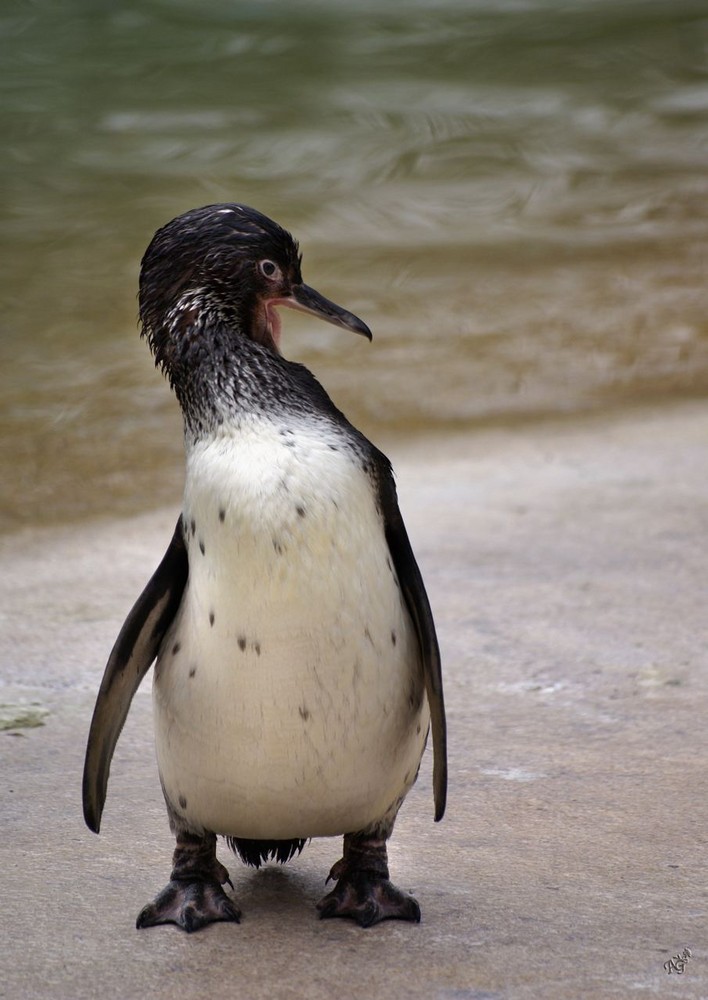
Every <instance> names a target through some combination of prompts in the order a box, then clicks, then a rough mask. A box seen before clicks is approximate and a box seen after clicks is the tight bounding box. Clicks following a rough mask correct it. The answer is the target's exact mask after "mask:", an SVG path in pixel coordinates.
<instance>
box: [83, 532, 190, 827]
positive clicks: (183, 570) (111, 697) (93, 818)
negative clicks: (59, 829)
mask: <svg viewBox="0 0 708 1000" xmlns="http://www.w3.org/2000/svg"><path fill="white" fill-rule="evenodd" d="M188 575H189V563H188V560H187V548H186V546H185V544H184V537H183V534H182V519H181V518H180V520H179V521H178V522H177V527H176V528H175V533H174V535H173V536H172V541H171V542H170V545H169V548H168V549H167V552H166V553H165V556H164V558H163V560H162V562H161V563H160V565H159V566H158V567H157V569H156V570H155V573H154V574H153V576H152V579H151V580H150V582H149V583H148V585H147V587H146V588H145V590H144V591H143V592H142V594H141V595H140V597H139V598H138V599H137V601H136V602H135V605H134V606H133V609H132V610H131V612H130V614H129V615H128V617H127V618H126V620H125V623H124V625H123V628H122V629H121V630H120V633H119V635H118V638H117V639H116V641H115V645H114V646H113V649H112V650H111V655H110V656H109V657H108V663H107V664H106V670H105V672H104V674H103V680H102V682H101V687H100V689H99V692H98V697H97V699H96V707H95V708H94V710H93V718H92V720H91V729H90V731H89V738H88V746H87V747H86V760H85V762H84V782H83V799H84V819H85V820H86V824H87V826H88V827H89V829H91V830H93V831H94V833H98V831H99V828H100V826H101V813H102V812H103V806H104V803H105V801H106V788H107V785H108V772H109V770H110V766H111V758H112V757H113V751H114V750H115V747H116V743H117V742H118V737H119V736H120V732H121V729H122V728H123V723H124V722H125V720H126V717H127V715H128V710H129V708H130V703H131V701H132V700H133V695H134V694H135V692H136V691H137V690H138V687H139V686H140V682H141V681H142V679H143V677H144V676H145V674H146V673H147V672H148V670H149V669H150V665H151V664H152V662H153V660H154V659H155V657H156V656H157V653H158V650H159V648H160V643H161V642H162V640H163V638H164V636H165V633H166V631H167V629H168V628H169V626H170V625H171V623H172V621H173V619H174V617H175V615H176V614H177V609H178V608H179V606H180V603H181V601H182V595H183V593H184V588H185V585H186V583H187V577H188Z"/></svg>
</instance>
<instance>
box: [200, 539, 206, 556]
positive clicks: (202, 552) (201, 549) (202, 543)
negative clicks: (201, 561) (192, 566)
mask: <svg viewBox="0 0 708 1000" xmlns="http://www.w3.org/2000/svg"><path fill="white" fill-rule="evenodd" d="M199 551H200V552H201V554H202V555H204V551H205V550H204V542H203V541H202V539H201V538H200V539H199Z"/></svg>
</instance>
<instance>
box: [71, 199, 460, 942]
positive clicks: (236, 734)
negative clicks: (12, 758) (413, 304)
mask: <svg viewBox="0 0 708 1000" xmlns="http://www.w3.org/2000/svg"><path fill="white" fill-rule="evenodd" d="M301 265H302V255H301V253H300V252H299V247H298V244H297V242H296V241H295V239H294V238H293V237H292V236H291V235H290V233H288V232H287V231H286V230H285V229H283V228H281V226H279V225H278V224H277V223H275V222H273V221H272V220H271V219H269V218H267V217H266V216H265V215H262V214H261V213H260V212H258V211H256V210H255V209H252V208H249V207H248V206H246V205H242V204H237V203H230V204H218V205H208V206H206V207H203V208H198V209H195V210H193V211H188V212H186V213H185V214H183V215H180V216H179V217H177V218H176V219H173V220H172V221H171V222H169V223H167V224H166V225H165V226H163V227H162V228H161V229H159V230H158V231H157V232H156V233H155V236H154V237H153V239H152V241H151V243H150V245H149V246H148V249H147V251H146V252H145V255H144V257H143V260H142V264H141V269H140V281H139V319H140V329H141V336H143V337H144V338H145V339H146V341H147V343H148V345H149V347H150V350H151V352H152V354H153V356H154V361H155V364H156V366H157V367H159V368H160V369H161V370H162V371H163V373H164V374H165V375H166V377H167V379H168V380H169V383H170V385H171V388H172V390H173V391H174V393H175V395H176V397H177V401H178V403H179V405H180V408H181V410H182V415H183V418H184V441H185V454H186V476H185V488H184V499H183V506H182V511H181V514H180V516H179V519H178V521H177V525H176V528H175V531H174V534H173V536H172V539H171V541H170V543H169V546H168V548H167V552H166V553H165V556H164V558H163V559H162V562H161V563H160V565H159V566H158V568H157V570H156V571H155V573H154V575H153V576H152V578H151V579H150V581H149V582H148V584H147V586H146V587H145V590H144V591H143V593H142V594H141V595H140V597H139V598H138V600H137V602H136V603H135V605H134V607H133V608H132V610H131V611H130V613H129V615H128V617H127V619H126V621H125V624H124V625H123V627H122V629H121V631H120V633H119V635H118V638H117V640H116V642H115V645H114V647H113V649H112V652H111V654H110V657H109V659H108V663H107V666H106V669H105V673H104V676H103V680H102V683H101V686H100V689H99V692H98V696H97V700H96V705H95V709H94V713H93V718H92V721H91V726H90V732H89V737H88V745H87V750H86V759H85V766H84V775H83V809H84V817H85V820H86V823H87V825H88V827H89V828H90V829H91V830H92V831H94V832H95V833H98V832H99V829H100V823H101V815H102V812H103V807H104V803H105V799H106V791H107V784H108V775H109V768H110V763H111V758H112V755H113V751H114V749H115V746H116V743H117V741H118V738H119V735H120V732H121V729H122V726H123V723H124V722H125V719H126V716H127V714H128V711H129V708H130V703H131V700H132V698H133V695H134V694H135V692H136V690H137V688H138V686H139V685H140V682H141V681H142V679H143V677H144V676H145V674H146V673H147V671H148V669H149V667H150V666H151V665H152V663H153V662H155V671H154V678H153V716H154V726H155V745H156V752H157V763H158V770H159V775H160V782H161V785H162V791H163V794H164V799H165V803H166V807H167V814H168V819H169V824H170V829H171V831H172V833H173V835H174V837H175V840H176V846H175V850H174V854H173V859H172V872H171V875H170V880H169V882H168V884H167V886H166V887H165V888H164V889H163V890H162V891H161V892H160V893H159V894H158V895H157V896H156V897H155V899H154V900H153V901H152V902H150V903H148V904H147V905H146V906H145V907H144V908H143V909H142V910H141V912H140V914H139V915H138V918H137V927H138V928H143V927H150V926H154V925H158V924H170V923H171V924H176V925H177V926H178V927H181V928H182V929H184V930H185V931H188V932H192V931H196V930H198V929H200V928H202V927H204V926H206V925H208V924H210V923H213V922H216V921H232V922H236V923H238V922H239V920H240V916H241V913H240V910H239V908H238V906H237V904H236V902H235V901H234V899H233V896H232V895H228V894H227V893H226V891H225V890H224V888H223V886H224V885H226V884H228V885H229V886H230V887H231V889H232V890H233V884H232V883H231V880H230V878H229V873H228V871H227V869H226V868H225V867H224V866H223V865H222V864H221V863H220V862H219V861H218V860H217V856H216V843H217V836H222V837H224V838H226V841H227V843H228V845H229V847H230V848H232V850H233V851H234V853H235V854H236V855H238V856H239V857H240V858H241V859H242V861H244V862H245V863H246V864H249V865H252V866H255V867H256V868H257V867H259V866H260V865H261V864H263V863H264V862H266V861H269V860H275V861H279V862H283V863H284V862H286V861H288V860H289V859H291V858H292V857H293V856H295V855H296V854H298V853H299V852H300V851H301V850H302V849H303V847H304V846H305V844H306V843H307V842H308V841H309V840H310V839H311V838H313V837H335V836H343V853H342V857H341V859H340V860H339V861H338V862H337V863H336V864H335V865H334V867H333V868H332V870H331V871H330V873H329V876H328V878H327V881H329V880H330V879H332V880H333V881H334V887H333V888H332V889H331V891H329V892H327V894H326V895H325V896H324V898H323V899H322V900H320V902H319V903H318V904H317V909H318V911H319V915H320V917H322V918H329V917H347V918H350V919H353V920H354V921H355V922H356V923H357V924H358V925H360V926H361V927H369V926H371V925H373V924H376V923H378V922H379V921H382V920H386V919H399V920H406V921H414V922H418V921H419V920H420V907H419V905H418V903H417V901H416V900H415V899H414V898H413V897H412V896H411V895H410V894H408V893H406V892H403V891H402V890H400V889H399V888H397V887H396V886H395V885H394V884H393V883H392V882H391V881H390V878H389V870H388V860H387V851H386V844H387V841H388V839H389V837H390V836H391V833H392V831H393V827H394V822H395V819H396V815H397V813H398V810H399V808H400V806H401V804H402V802H403V800H404V798H405V796H406V794H407V793H408V791H409V790H410V788H411V787H412V785H413V783H414V782H415V780H416V777H417V774H418V769H419V766H420V761H421V757H422V754H423V750H424V748H425V745H426V740H427V736H428V732H429V731H432V742H433V750H434V764H433V791H434V804H435V812H434V816H435V820H436V821H437V820H440V819H442V816H443V813H444V811H445V801H446V794H447V763H446V724H445V709H444V702H443V687H442V677H441V667H440V653H439V647H438V642H437V638H436V632H435V625H434V622H433V616H432V613H431V609H430V604H429V601H428V598H427V595H426V591H425V587H424V584H423V580H422V578H421V574H420V571H419V569H418V566H417V563H416V560H415V557H414V555H413V552H412V550H411V545H410V542H409V540H408V536H407V533H406V529H405V526H404V523H403V520H402V517H401V513H400V510H399V507H398V500H397V495H396V488H395V485H394V478H393V473H392V469H391V465H390V463H389V461H388V459H387V458H386V457H385V455H383V454H382V452H381V451H379V450H378V449H377V448H376V447H375V446H374V445H373V444H372V443H371V442H370V441H369V440H368V439H367V438H366V437H365V436H364V435H363V434H362V433H361V432H360V431H358V430H357V429H356V428H354V427H353V426H352V424H350V423H349V421H348V420H347V419H346V417H345V416H344V415H343V414H342V413H341V412H340V411H339V410H338V409H337V408H336V406H335V405H334V404H333V402H332V401H331V399H330V398H329V396H328V395H327V393H326V392H325V390H324V389H323V388H322V386H321V385H320V383H319V382H318V381H317V379H316V378H315V377H314V375H312V374H311V372H310V371H309V370H308V369H307V368H305V367H304V366H303V365H301V364H297V363H295V362H292V361H289V360H286V358H284V357H283V355H282V353H281V350H280V343H281V323H280V317H279V314H278V312H277V309H278V307H280V306H284V307H289V308H293V309H297V310H301V311H303V312H306V313H308V314H310V315H312V316H316V317H319V318H320V319H323V320H326V321H327V322H329V323H332V324H334V325H336V326H338V327H342V328H343V329H345V330H348V331H351V332H353V333H356V334H360V335H362V336H364V337H366V338H367V339H368V340H371V339H372V335H371V331H370V330H369V328H368V326H367V325H366V324H365V323H364V322H362V320H360V319H359V318H358V317H356V316H354V315H353V314H352V313H350V312H347V311H346V310H345V309H343V308H341V307H340V306H338V305H336V304H335V303H334V302H331V301H329V300H328V299H326V298H325V297H324V296H323V295H321V294H320V293H319V292H317V291H315V290H314V289H313V288H311V287H309V286H308V285H306V284H304V282H303V279H302V273H301Z"/></svg>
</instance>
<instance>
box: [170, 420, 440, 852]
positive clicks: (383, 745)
mask: <svg viewBox="0 0 708 1000" xmlns="http://www.w3.org/2000/svg"><path fill="white" fill-rule="evenodd" d="M331 446H333V447H331ZM341 447H342V442H341V439H339V438H338V436H336V435H335V432H333V431H330V436H329V440H327V439H326V438H323V428H322V427H320V428H316V429H314V431H312V430H309V431H308V430H307V429H306V428H302V427H295V428H293V429H292V430H291V432H289V433H288V434H282V433H279V430H278V427H277V426H274V425H272V424H270V423H267V422H264V421H262V422H260V423H253V424H251V425H250V427H241V428H240V429H239V430H238V431H237V430H233V431H231V432H229V430H228V429H226V430H225V431H224V432H223V433H222V435H221V436H220V437H219V438H218V439H216V440H212V441H211V442H210V443H208V444H204V443H199V444H198V445H197V446H196V447H195V448H194V449H193V450H192V451H191V452H190V454H189V455H188V459H187V484H186V489H185V506H184V514H185V525H186V527H187V529H188V530H187V536H188V547H189V582H188V585H187V589H186V592H185V597H184V600H183V602H182V606H181V608H180V612H179V614H178V616H177V618H176V620H175V623H174V625H173V627H172V629H171V630H170V632H169V634H168V635H167V637H166V639H165V642H164V644H163V647H162V650H161V654H160V657H159V660H158V664H157V668H156V671H155V685H154V703H155V716H156V738H157V754H158V765H159V769H160V775H161V779H162V782H163V786H164V788H165V792H166V795H167V797H168V799H169V801H170V803H171V805H172V807H173V809H174V811H175V813H176V814H177V816H178V817H182V818H183V819H184V821H186V823H187V824H188V825H189V826H190V827H192V828H194V829H198V830H200V829H207V830H212V831H214V832H216V833H221V834H230V835H232V836H240V837H248V838H256V839H266V838H268V839H270V838H275V839H285V838H292V837H310V836H328V835H334V834H341V833H346V832H350V831H357V830H361V829H364V828H365V827H367V826H369V825H370V824H372V823H374V822H376V821H377V820H379V819H381V818H382V817H383V816H384V815H385V814H386V813H387V811H388V810H389V809H391V808H392V807H395V804H396V803H397V801H398V800H400V798H401V797H402V796H403V795H405V793H406V791H407V790H408V788H409V787H410V786H411V784H412V783H413V781H414V780H415V775H416V772H417V769H418V764H419V761H420V757H421V754H422V751H423V746H424V741H425V736H426V732H427V728H428V708H427V703H426V701H425V697H424V692H423V679H422V668H421V664H420V657H419V652H418V647H417V643H416V639H415V635H414V632H413V628H412V625H411V622H410V618H409V616H408V612H407V610H406V608H405V606H404V604H403V601H402V597H401V594H400V591H399V589H398V585H397V581H396V577H395V571H394V570H393V568H392V566H391V562H390V558H389V554H388V547H387V545H386V541H385V538H384V533H383V526H382V524H381V519H380V516H379V514H378V513H377V511H376V508H375V504H374V498H373V495H372V491H371V488H370V484H369V480H368V476H366V475H365V474H364V473H363V472H362V471H361V469H360V468H359V467H358V465H356V464H354V463H353V462H352V460H351V457H350V455H349V454H347V453H346V452H344V451H343V450H333V448H337V449H340V448H341ZM192 523H193V524H194V531H193V532H192V529H191V524H192ZM202 550H203V551H202Z"/></svg>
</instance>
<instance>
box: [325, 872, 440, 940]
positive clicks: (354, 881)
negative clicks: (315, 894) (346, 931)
mask: <svg viewBox="0 0 708 1000" xmlns="http://www.w3.org/2000/svg"><path fill="white" fill-rule="evenodd" d="M317 909H318V910H319V913H320V918H325V917H351V919H352V920H355V921H356V922H357V923H358V924H359V926H360V927H372V926H373V925H374V924H378V923H379V921H381V920H410V921H412V922H413V923H416V924H417V923H419V922H420V907H419V906H418V903H417V901H416V900H415V899H414V898H413V896H410V895H409V894H408V893H407V892H402V891H401V889H397V888H396V886H395V885H394V884H393V882H390V881H389V880H388V879H387V878H381V876H380V875H377V874H374V873H373V872H366V871H358V872H351V873H348V874H345V875H344V876H343V877H342V878H340V879H339V881H338V882H337V884H336V886H335V887H334V889H333V890H332V892H330V893H328V894H327V895H326V896H325V897H324V899H321V900H320V901H319V903H318V904H317Z"/></svg>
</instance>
